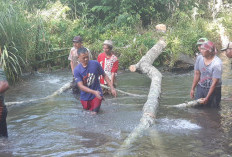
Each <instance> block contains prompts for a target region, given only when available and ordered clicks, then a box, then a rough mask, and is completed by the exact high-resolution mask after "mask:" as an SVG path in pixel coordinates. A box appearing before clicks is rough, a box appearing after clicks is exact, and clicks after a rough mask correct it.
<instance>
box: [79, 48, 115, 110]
mask: <svg viewBox="0 0 232 157" xmlns="http://www.w3.org/2000/svg"><path fill="white" fill-rule="evenodd" d="M77 53H78V59H79V61H80V63H81V64H79V65H77V66H76V68H75V69H74V78H75V81H76V83H77V85H78V87H79V88H80V90H81V94H80V100H81V104H82V106H83V108H84V109H85V110H90V111H91V113H92V114H97V113H98V111H99V109H100V106H101V102H102V97H103V93H102V89H101V86H100V82H99V76H100V75H102V76H103V77H104V79H105V81H106V82H107V84H108V85H109V87H110V89H111V93H112V95H113V96H115V97H116V95H117V93H116V90H115V89H114V87H113V85H112V83H111V81H110V79H109V77H108V76H107V75H106V73H105V72H104V70H103V69H102V67H101V65H100V64H99V63H98V62H97V61H94V60H89V53H88V50H87V49H86V48H84V47H82V48H79V49H78V51H77Z"/></svg>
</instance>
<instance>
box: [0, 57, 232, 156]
mask: <svg viewBox="0 0 232 157" xmlns="http://www.w3.org/2000/svg"><path fill="white" fill-rule="evenodd" d="M227 61H228V60H227ZM227 65H228V64H227ZM162 73H163V79H162V94H161V99H160V104H159V108H158V111H157V118H156V121H155V124H154V125H153V126H152V127H151V128H149V129H148V130H147V131H146V132H144V134H143V135H141V137H140V138H139V139H138V140H137V141H136V142H135V143H134V144H133V145H132V147H131V148H129V150H128V151H127V155H126V156H138V157H141V156H145V157H156V156H157V157H158V156H161V157H163V156H168V157H188V156H189V157H205V156H210V157H211V156H213V157H214V156H215V157H216V156H221V157H230V156H231V154H232V129H231V126H232V105H231V102H226V101H222V102H221V106H222V107H221V109H220V110H219V109H209V108H185V109H177V108H167V107H165V105H176V104H179V103H183V102H184V101H189V100H190V98H189V91H190V87H191V83H192V79H193V72H189V73H184V74H175V73H169V72H162ZM224 73H225V75H224V76H223V90H222V93H223V97H227V96H229V95H230V94H232V93H231V91H232V83H231V82H232V81H231V79H232V74H231V67H229V68H225V71H224ZM71 79H72V78H71V72H70V71H67V70H63V71H57V72H52V73H49V74H45V73H43V74H42V73H37V74H35V75H26V74H25V76H24V79H23V81H21V82H20V83H18V84H16V85H15V86H12V87H11V88H10V90H9V91H7V93H6V96H5V97H6V102H11V101H22V100H23V101H25V100H30V99H35V98H42V97H45V96H47V95H50V94H52V93H53V92H54V91H56V90H57V89H59V88H60V87H62V85H64V84H65V83H67V82H69V81H70V80H71ZM149 86H150V80H149V78H147V77H146V76H144V75H142V74H138V73H130V72H122V73H119V74H118V86H117V87H118V89H121V90H124V91H126V92H130V93H134V94H140V95H144V97H142V98H141V97H132V96H127V95H123V94H120V93H118V97H117V98H112V97H110V96H107V97H106V98H105V101H103V103H102V106H101V110H100V113H99V114H98V115H97V116H94V115H91V114H89V113H88V112H86V111H83V110H82V106H81V104H80V102H79V100H78V98H75V97H74V96H73V95H72V92H71V90H69V91H67V92H65V93H63V94H61V95H59V96H56V97H54V98H51V99H48V100H46V101H44V102H40V103H30V104H21V105H12V106H9V107H8V117H7V123H8V133H9V137H8V138H7V139H5V138H1V139H0V154H1V155H0V156H1V157H2V156H7V157H8V156H32V157H34V156H44V157H47V156H56V157H62V156H90V157H95V156H96V157H98V156H99V157H101V156H103V157H108V156H113V155H114V154H115V152H117V150H118V148H119V147H120V145H121V144H122V143H123V140H124V139H125V138H126V137H127V136H128V135H129V133H130V132H131V131H132V130H133V128H135V127H136V125H137V124H138V123H139V120H140V118H141V114H142V108H143V105H144V103H145V102H146V99H147V98H146V95H147V94H148V91H149Z"/></svg>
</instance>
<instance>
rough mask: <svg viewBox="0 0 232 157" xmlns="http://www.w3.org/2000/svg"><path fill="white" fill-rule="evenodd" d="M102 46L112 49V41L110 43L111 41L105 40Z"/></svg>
mask: <svg viewBox="0 0 232 157" xmlns="http://www.w3.org/2000/svg"><path fill="white" fill-rule="evenodd" d="M103 44H104V45H109V46H111V47H113V41H112V40H105V41H104V42H103Z"/></svg>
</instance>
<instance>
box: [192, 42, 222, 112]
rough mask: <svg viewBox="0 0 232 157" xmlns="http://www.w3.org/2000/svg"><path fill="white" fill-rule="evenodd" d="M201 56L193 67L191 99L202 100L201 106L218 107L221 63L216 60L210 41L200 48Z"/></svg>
mask: <svg viewBox="0 0 232 157" xmlns="http://www.w3.org/2000/svg"><path fill="white" fill-rule="evenodd" d="M200 51H201V54H202V55H199V56H198V57H197V60H196V62H195V66H194V79H193V83H192V88H191V91H190V96H191V98H194V92H195V87H197V90H196V96H195V99H200V98H203V101H202V102H203V104H205V106H208V107H219V105H220V101H221V84H222V82H221V77H222V61H221V59H220V58H218V57H217V56H216V55H215V53H216V48H215V46H214V44H213V42H211V41H207V42H206V43H204V44H202V45H201V47H200Z"/></svg>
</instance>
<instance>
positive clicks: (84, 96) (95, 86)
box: [74, 60, 105, 101]
mask: <svg viewBox="0 0 232 157" xmlns="http://www.w3.org/2000/svg"><path fill="white" fill-rule="evenodd" d="M104 73H105V72H104V70H103V69H102V67H101V65H100V64H99V63H98V62H97V61H95V60H90V61H89V62H88V65H87V67H83V66H82V64H79V65H78V66H76V68H75V69H74V78H75V81H76V83H78V82H80V81H82V82H83V85H84V86H86V87H88V88H90V89H92V90H98V91H99V92H101V96H103V94H102V89H101V86H100V82H99V76H100V75H104ZM94 98H95V95H93V94H91V93H87V92H84V91H82V90H81V96H80V99H81V100H84V101H89V100H92V99H94Z"/></svg>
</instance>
